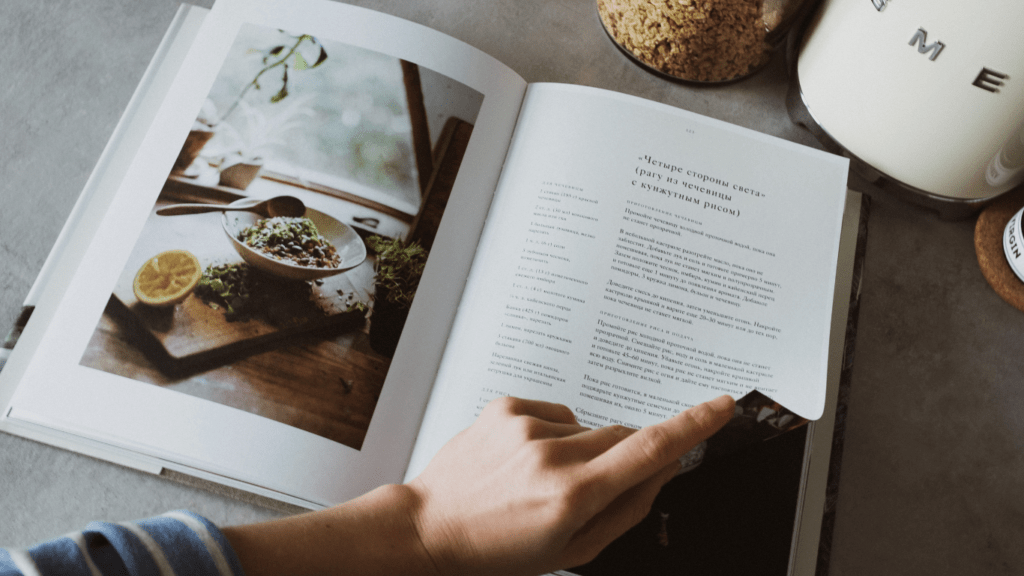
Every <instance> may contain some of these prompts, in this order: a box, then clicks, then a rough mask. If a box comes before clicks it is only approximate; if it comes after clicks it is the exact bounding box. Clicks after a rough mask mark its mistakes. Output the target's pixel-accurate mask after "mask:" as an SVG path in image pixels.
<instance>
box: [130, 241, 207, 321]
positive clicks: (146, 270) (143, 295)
mask: <svg viewBox="0 0 1024 576" xmlns="http://www.w3.org/2000/svg"><path fill="white" fill-rule="evenodd" d="M202 277H203V269H202V267H201V266H200V265H199V259H198V258H196V257H195V256H194V255H193V254H192V253H191V252H188V251H186V250H168V251H167V252H161V253H159V254H157V255H156V256H153V257H152V258H150V259H149V260H146V263H145V264H143V265H142V267H141V268H139V271H138V272H137V273H136V274H135V282H133V283H132V290H133V291H134V292H135V297H136V298H138V299H139V302H142V303H143V304H148V305H150V306H156V307H163V306H173V305H175V304H177V303H179V302H182V301H184V300H185V298H188V295H189V294H191V293H192V290H193V289H195V287H196V284H199V279H200V278H202Z"/></svg>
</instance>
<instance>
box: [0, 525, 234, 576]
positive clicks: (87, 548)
mask: <svg viewBox="0 0 1024 576" xmlns="http://www.w3.org/2000/svg"><path fill="white" fill-rule="evenodd" d="M49 574H60V575H61V576H65V575H67V576H79V575H81V576H108V575H115V574H117V575H123V574H127V575H131V576H175V575H178V576H184V575H188V576H207V575H209V576H243V574H242V568H241V565H240V564H239V563H238V558H237V557H236V556H235V552H234V551H233V550H232V549H231V545H230V544H229V543H228V541H227V539H226V538H225V537H224V535H223V534H221V531H220V530H218V529H217V527H216V526H214V525H213V523H212V522H210V521H209V520H207V519H206V518H203V517H202V516H199V515H197V514H193V513H192V512H188V511H186V510H175V511H173V512H167V513H166V514H162V515H160V516H156V517H154V518H147V519H145V520H138V521H135V522H119V523H116V524H115V523H109V522H91V523H90V524H89V525H88V526H86V527H85V530H82V531H81V532H73V533H71V534H68V535H67V536H63V537H61V538H55V539H53V540H50V541H49V542H43V543H42V544H37V545H35V546H32V547H31V548H27V549H23V550H18V549H3V548H0V576H16V575H23V576H44V575H49Z"/></svg>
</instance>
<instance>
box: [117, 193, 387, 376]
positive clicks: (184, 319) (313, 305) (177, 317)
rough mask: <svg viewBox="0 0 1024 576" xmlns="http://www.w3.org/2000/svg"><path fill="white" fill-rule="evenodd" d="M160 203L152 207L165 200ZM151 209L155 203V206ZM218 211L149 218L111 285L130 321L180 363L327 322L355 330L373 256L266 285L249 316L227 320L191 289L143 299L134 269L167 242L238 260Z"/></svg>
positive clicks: (210, 258) (205, 261)
mask: <svg viewBox="0 0 1024 576" xmlns="http://www.w3.org/2000/svg"><path fill="white" fill-rule="evenodd" d="M163 205H164V203H158V205H157V206H156V208H159V207H161V206H163ZM154 211H155V208H154ZM220 222H221V215H220V213H212V214H195V215H188V216H157V215H156V214H155V213H153V214H150V217H149V219H148V220H147V222H146V225H145V227H144V229H143V231H142V234H141V235H140V237H139V240H138V242H137V243H136V245H135V248H134V250H133V251H132V254H131V256H130V257H129V259H128V261H127V263H126V265H125V268H124V270H123V271H122V273H121V275H120V277H119V278H118V281H117V284H116V286H115V288H114V290H113V298H112V305H113V306H115V307H118V308H121V312H122V313H123V314H121V315H122V316H127V317H128V318H129V319H130V320H132V321H134V322H136V323H137V324H138V325H139V327H141V329H142V330H143V332H144V333H145V334H147V335H148V336H151V337H152V338H153V339H154V340H155V341H156V343H157V344H158V345H159V346H160V347H161V348H162V349H163V351H165V352H166V353H167V356H168V357H169V359H170V360H171V361H173V362H175V363H177V364H178V366H176V367H178V368H182V367H185V365H187V364H188V363H191V362H206V361H208V360H210V359H211V358H215V357H227V358H225V359H226V360H230V358H231V356H233V355H237V354H241V353H243V352H245V351H248V350H250V349H252V348H259V347H267V346H269V345H272V344H273V343H274V342H279V341H284V340H287V339H288V337H289V336H294V335H296V334H299V333H303V332H308V331H312V330H317V329H323V328H327V327H333V328H336V329H351V330H361V329H364V327H365V312H363V311H360V310H358V309H354V308H353V307H352V306H351V305H352V304H355V303H357V302H363V303H367V304H368V303H369V301H370V295H371V294H372V291H373V264H372V262H371V261H370V260H367V261H365V262H363V263H362V264H361V265H359V266H358V267H356V268H355V269H353V270H350V271H348V272H345V273H343V274H338V275H336V276H331V277H329V278H325V279H324V280H323V281H322V283H306V282H299V283H298V285H296V284H294V283H293V284H291V285H281V286H272V287H270V288H268V291H269V293H268V294H266V296H267V297H266V299H265V302H266V304H265V305H264V306H261V307H260V308H259V309H258V310H256V311H254V312H253V313H252V314H251V315H250V317H249V318H248V319H245V320H235V321H230V320H229V319H228V317H227V316H226V315H225V310H224V309H215V308H213V307H211V306H209V305H208V304H207V303H204V302H203V301H202V300H201V299H200V298H199V297H198V296H197V295H196V294H194V293H193V294H192V295H190V296H189V297H188V298H187V299H186V300H185V301H184V302H182V303H181V304H178V305H176V306H174V307H173V308H152V307H149V306H146V305H144V304H141V303H140V302H138V300H137V298H136V297H135V294H134V292H133V291H132V282H133V280H134V278H135V274H136V272H137V271H138V269H139V268H140V267H141V266H142V265H143V264H144V263H145V262H146V261H147V260H148V259H150V258H152V257H153V256H156V255H157V254H159V253H161V252H163V251H165V250H173V249H182V250H188V251H189V252H191V253H193V254H195V256H196V257H197V258H198V259H199V262H200V264H201V265H202V266H203V268H204V269H205V268H206V267H207V266H211V265H214V266H216V265H220V264H228V263H236V262H241V261H242V260H241V257H240V256H238V254H237V253H236V252H235V251H234V248H233V247H232V245H231V243H230V241H229V240H228V238H227V236H226V235H225V233H224V231H223V229H222V228H221V224H220Z"/></svg>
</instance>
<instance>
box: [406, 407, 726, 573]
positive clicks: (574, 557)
mask: <svg viewBox="0 0 1024 576" xmlns="http://www.w3.org/2000/svg"><path fill="white" fill-rule="evenodd" d="M733 406H734V402H733V400H732V398H730V397H729V396H722V397H719V398H717V399H715V400H713V401H711V402H708V403H705V404H702V405H700V406H696V407H694V408H691V409H689V410H687V411H685V412H683V413H682V414H679V415H678V416H676V417H674V418H671V419H669V420H667V421H665V422H662V423H660V424H657V425H654V426H649V427H646V428H643V429H641V430H639V431H635V430H632V429H630V428H625V427H622V426H609V427H605V428H599V429H596V430H590V429H588V428H584V427H582V426H580V425H578V424H577V422H576V419H575V417H574V416H573V414H572V412H571V411H570V410H569V409H568V408H567V407H565V406H562V405H560V404H551V403H548V402H540V401H533V400H521V399H517V398H502V399H498V400H495V401H493V402H491V403H490V404H488V406H487V407H486V408H485V409H484V411H483V413H482V414H481V415H480V417H479V419H478V420H477V421H476V423H474V424H473V425H472V426H471V427H470V428H468V429H467V430H465V431H464V432H462V433H461V434H459V435H458V436H456V437H455V438H453V439H452V440H451V441H450V442H449V443H448V444H446V445H445V446H444V448H442V450H441V451H440V452H439V453H438V454H437V455H436V456H435V457H434V458H433V460H432V461H431V462H430V464H429V465H428V466H427V468H426V470H424V472H423V473H422V474H421V475H420V476H419V477H417V478H416V479H415V480H413V481H412V482H411V483H409V484H408V485H407V487H408V488H409V489H410V490H411V491H412V492H413V494H414V495H415V497H414V502H415V503H416V505H415V506H414V510H413V515H412V518H413V525H414V526H415V527H416V529H417V533H418V535H419V538H420V541H421V542H422V545H423V550H425V551H426V552H427V554H428V555H429V556H430V558H431V560H432V562H433V564H434V565H435V567H436V569H437V571H438V573H440V574H541V573H544V572H548V571H552V570H556V569H560V568H567V567H570V566H576V565H579V564H583V563H585V562H588V561H589V560H591V559H593V558H594V557H595V556H596V555H597V553H598V552H600V551H601V550H602V549H603V548H604V547H605V546H607V545H608V544H609V543H610V542H611V541H612V540H614V539H615V538H617V537H618V536H620V535H621V534H622V533H624V532H625V531H626V530H628V529H629V528H631V527H632V526H634V525H636V524H637V523H638V522H640V520H642V519H643V518H644V516H646V514H647V513H648V511H649V510H650V508H651V505H652V503H653V502H654V498H655V496H657V494H658V491H659V490H660V489H661V487H662V486H663V485H664V484H665V483H666V482H668V481H669V480H670V479H671V478H672V477H673V476H674V475H675V474H676V472H677V471H678V470H679V460H678V459H679V458H680V457H681V456H682V455H683V454H685V453H686V452H687V451H689V450H690V449H691V448H693V447H694V446H696V445H697V444H699V443H700V442H701V441H703V440H704V439H706V438H707V437H708V436H710V435H711V434H713V433H714V432H716V431H717V430H718V429H719V428H721V427H722V426H723V425H725V423H726V422H728V421H729V419H730V418H731V417H732V415H733Z"/></svg>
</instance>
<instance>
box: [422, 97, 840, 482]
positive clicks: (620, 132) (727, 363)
mask: <svg viewBox="0 0 1024 576" xmlns="http://www.w3.org/2000/svg"><path fill="white" fill-rule="evenodd" d="M846 172H847V161H846V160H845V159H842V158H839V157H836V156H832V155H829V154H826V153H823V152H820V151H817V150H813V149H809V148H806V147H803V146H799V145H796V144H793V143H791V142H787V141H783V140H779V139H776V138H773V137H769V136H765V135H763V134H759V133H756V132H752V131H749V130H746V129H743V128H739V127H736V126H732V125H729V124H726V123H723V122H720V121H717V120H713V119H709V118H704V117H701V116H699V115H695V114H691V113H688V112H685V111H683V110H679V109H676V108H672V107H669V106H664V105H660V104H656V103H652V102H648V101H644V100H639V99H636V98H633V97H629V96H624V95H621V94H615V93H610V92H604V91H600V90H595V89H589V88H582V87H575V86H564V85H553V84H539V85H531V87H530V88H529V90H528V92H527V98H526V100H525V102H524V105H523V108H522V112H521V114H520V118H519V123H518V126H517V130H516V133H515V136H514V137H513V144H512V147H511V149H510V152H509V156H508V158H507V159H506V163H505V168H504V172H503V174H502V178H501V180H500V182H499V187H498V192H497V193H496V197H495V200H494V203H493V204H492V206H491V212H490V216H489V218H488V223H487V227H486V228H485V231H484V236H483V239H482V241H481V243H480V246H479V248H478V251H477V256H476V259H475V261H474V268H473V270H472V272H471V275H470V280H469V283H468V285H467V288H466V291H465V293H464V297H463V302H462V304H461V306H460V308H459V312H458V315H457V317H456V322H455V327H454V329H453V331H452V335H451V338H450V339H449V344H448V347H447V349H446V351H445V357H444V359H443V361H442V365H441V369H440V371H439V374H438V379H437V382H436V383H435V387H434V392H433V394H432V397H431V400H430V403H429V405H428V410H427V414H426V416H425V418H424V423H423V426H422V428H421V432H420V437H419V440H418V441H417V448H416V452H415V453H414V457H413V461H412V463H411V466H410V470H409V471H408V472H407V477H410V476H412V475H415V474H416V473H418V471H419V470H420V469H421V468H422V466H424V465H425V464H426V462H427V461H428V460H429V458H430V456H431V455H432V454H433V453H434V452H435V451H436V450H437V449H439V448H440V446H441V445H442V444H443V443H444V442H445V441H446V440H447V439H448V438H450V437H451V436H452V435H454V434H455V433H457V432H458V431H459V430H461V429H463V428H464V427H466V426H468V425H469V424H470V423H471V422H472V421H473V419H474V418H475V417H476V416H477V415H478V414H479V413H480V411H481V410H482V409H483V407H484V406H485V405H486V404H487V402H489V401H490V400H492V399H494V398H496V397H499V396H505V395H510V396H520V397H527V398H536V399H543V400H547V401H552V402H559V403H562V404H565V405H567V406H569V407H570V408H571V409H572V410H573V412H574V413H575V414H576V417H577V419H578V420H579V421H580V423H582V424H584V425H587V426H592V427H598V426H605V425H609V424H623V425H626V426H631V427H640V426H644V425H648V424H652V423H654V422H657V421H660V420H663V419H665V418H667V417H670V416H672V415H673V414H675V413H677V412H679V411H681V410H683V409H685V408H687V407H689V406H693V405H695V404H698V403H700V402H703V401H705V400H709V399H711V398H713V397H716V396H718V395H720V394H730V395H732V396H733V397H735V398H739V397H741V396H743V395H745V394H746V393H748V392H750V391H751V390H755V389H756V390H758V391H760V392H762V393H764V394H766V395H768V396H769V397H771V398H772V399H774V400H775V401H777V402H779V403H781V404H782V405H783V406H785V407H787V408H789V409H790V410H793V411H794V412H796V413H798V414H800V415H801V416H804V417H807V418H810V419H816V418H818V417H819V416H820V415H821V413H822V408H823V402H824V397H825V396H824V391H825V372H826V362H827V356H828V336H829V330H830V317H831V313H832V297H833V283H834V278H835V272H836V257H837V252H838V247H839V232H840V227H841V219H842V212H843V205H844V201H845V196H846Z"/></svg>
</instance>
